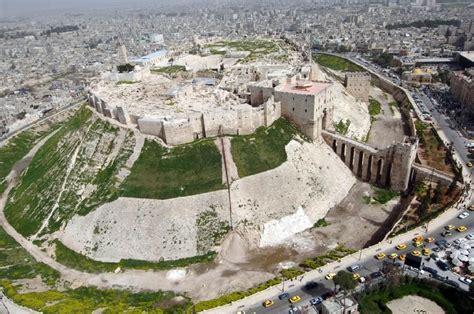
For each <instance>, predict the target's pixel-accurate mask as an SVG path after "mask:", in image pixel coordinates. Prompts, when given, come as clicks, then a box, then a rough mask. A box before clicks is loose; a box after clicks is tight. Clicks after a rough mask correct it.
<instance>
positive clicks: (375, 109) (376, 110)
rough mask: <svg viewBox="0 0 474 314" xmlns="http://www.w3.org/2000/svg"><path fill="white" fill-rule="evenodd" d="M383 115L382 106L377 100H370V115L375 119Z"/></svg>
mask: <svg viewBox="0 0 474 314" xmlns="http://www.w3.org/2000/svg"><path fill="white" fill-rule="evenodd" d="M381 113H382V105H381V104H380V103H379V102H378V101H377V100H375V99H373V98H369V114H370V116H371V117H375V116H376V115H379V114H381Z"/></svg>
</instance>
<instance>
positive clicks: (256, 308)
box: [246, 280, 334, 313]
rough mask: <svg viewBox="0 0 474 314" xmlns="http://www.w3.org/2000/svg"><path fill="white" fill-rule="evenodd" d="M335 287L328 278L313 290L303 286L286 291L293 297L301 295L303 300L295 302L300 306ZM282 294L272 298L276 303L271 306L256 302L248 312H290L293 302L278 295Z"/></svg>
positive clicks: (296, 305)
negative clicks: (281, 298) (279, 297)
mask: <svg viewBox="0 0 474 314" xmlns="http://www.w3.org/2000/svg"><path fill="white" fill-rule="evenodd" d="M333 289H334V283H333V282H332V281H331V282H329V281H327V280H322V281H319V282H318V286H317V287H316V288H314V289H311V290H308V289H306V288H304V287H303V288H296V289H293V290H291V289H290V290H287V291H285V292H288V293H289V294H290V297H292V296H294V295H298V296H300V297H301V301H299V302H297V303H295V304H294V306H295V307H299V306H302V305H308V304H310V303H309V301H310V300H311V299H313V298H315V297H318V296H322V295H323V294H325V293H326V292H328V291H331V290H333ZM281 293H283V292H281ZM281 293H280V294H281ZM280 294H278V295H275V296H274V297H273V298H272V301H273V302H274V304H273V305H272V306H271V307H267V308H265V307H264V306H263V301H262V303H259V304H255V305H253V306H251V307H250V308H248V310H246V312H250V313H254V312H255V313H283V312H288V311H289V310H290V308H291V303H290V301H289V300H287V299H284V300H280V299H278V296H279V295H280Z"/></svg>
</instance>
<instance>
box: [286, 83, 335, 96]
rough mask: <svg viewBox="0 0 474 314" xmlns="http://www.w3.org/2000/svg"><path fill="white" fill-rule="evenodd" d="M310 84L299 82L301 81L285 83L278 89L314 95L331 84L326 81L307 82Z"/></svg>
mask: <svg viewBox="0 0 474 314" xmlns="http://www.w3.org/2000/svg"><path fill="white" fill-rule="evenodd" d="M306 82H308V83H311V84H301V83H302V81H296V82H294V83H293V82H292V83H285V84H284V85H283V87H281V88H280V89H279V90H280V91H282V92H285V93H295V94H302V95H316V94H319V93H320V92H322V91H323V90H325V89H326V88H328V87H329V86H331V85H332V83H328V82H309V81H306Z"/></svg>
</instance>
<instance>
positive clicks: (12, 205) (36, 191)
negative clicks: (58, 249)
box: [5, 108, 91, 236]
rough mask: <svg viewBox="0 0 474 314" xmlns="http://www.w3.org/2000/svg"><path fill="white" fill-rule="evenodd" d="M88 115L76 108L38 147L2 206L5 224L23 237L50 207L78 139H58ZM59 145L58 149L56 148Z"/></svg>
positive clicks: (86, 110)
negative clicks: (67, 140)
mask: <svg viewBox="0 0 474 314" xmlns="http://www.w3.org/2000/svg"><path fill="white" fill-rule="evenodd" d="M90 116H91V111H90V110H88V109H86V108H82V109H80V110H79V111H78V112H77V113H76V114H75V115H74V116H73V117H72V118H71V119H70V120H69V121H68V122H67V123H66V124H65V125H64V126H63V127H62V128H61V129H60V130H59V131H58V132H57V133H56V134H54V135H53V136H52V137H51V138H50V139H49V140H48V141H46V143H45V144H44V145H43V146H42V147H41V148H40V149H39V150H38V152H37V153H36V155H35V156H34V157H33V160H32V161H31V163H30V166H29V167H28V170H27V171H26V173H24V174H23V176H22V180H21V183H20V184H19V185H18V186H17V187H16V188H15V189H14V191H13V192H12V193H11V194H10V198H9V202H8V203H7V205H6V206H5V216H6V217H7V219H8V221H9V223H10V224H11V225H12V226H13V227H15V229H16V230H17V231H18V232H20V233H21V234H22V235H24V236H29V235H32V234H34V233H35V232H36V231H38V230H39V228H40V227H41V223H42V222H43V220H44V219H45V218H46V216H47V214H48V213H47V211H45V210H44V209H45V208H51V206H52V205H53V204H54V199H53V198H52V197H50V195H55V193H57V191H58V190H59V188H60V186H61V182H62V179H63V178H64V176H65V174H66V173H65V169H66V168H67V164H68V162H69V158H70V154H71V153H72V152H73V150H74V148H75V147H76V146H77V145H78V144H79V139H77V140H75V141H69V142H65V143H63V142H61V139H62V138H63V136H65V135H66V134H67V133H69V132H76V131H78V130H79V129H81V127H83V126H84V124H85V123H86V122H87V120H88V119H89V118H90ZM57 147H61V151H59V150H58V149H57Z"/></svg>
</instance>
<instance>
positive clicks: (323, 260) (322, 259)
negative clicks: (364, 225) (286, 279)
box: [300, 244, 355, 269]
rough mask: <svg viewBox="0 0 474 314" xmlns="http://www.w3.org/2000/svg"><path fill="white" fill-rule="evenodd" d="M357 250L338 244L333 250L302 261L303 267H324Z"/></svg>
mask: <svg viewBox="0 0 474 314" xmlns="http://www.w3.org/2000/svg"><path fill="white" fill-rule="evenodd" d="M354 252H355V251H354V250H352V249H350V248H347V247H345V246H344V245H342V244H339V245H337V247H336V248H335V249H333V250H330V251H328V252H326V253H325V254H323V255H320V256H316V257H315V258H309V259H306V260H304V261H303V263H301V265H300V266H301V267H305V268H311V269H316V268H319V267H322V266H324V265H326V264H328V263H331V262H333V261H336V260H338V259H341V258H343V257H344V256H346V255H349V254H352V253H354Z"/></svg>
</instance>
